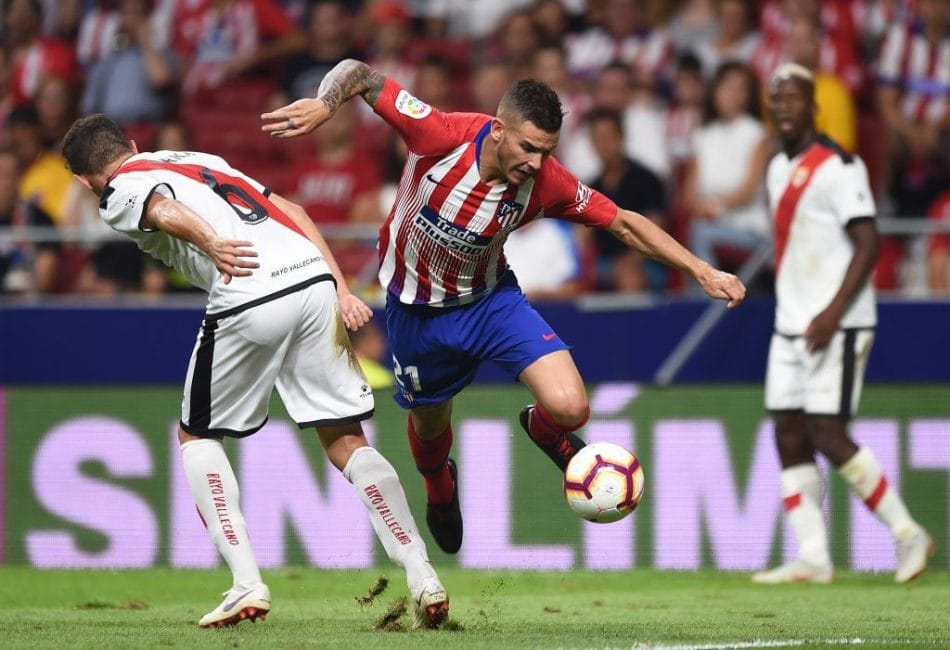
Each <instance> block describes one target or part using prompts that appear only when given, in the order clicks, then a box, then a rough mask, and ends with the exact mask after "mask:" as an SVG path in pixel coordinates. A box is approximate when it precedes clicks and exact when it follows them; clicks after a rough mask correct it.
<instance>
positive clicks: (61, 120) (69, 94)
mask: <svg viewBox="0 0 950 650" xmlns="http://www.w3.org/2000/svg"><path fill="white" fill-rule="evenodd" d="M75 96H76V93H75V88H74V87H73V86H72V84H70V83H69V82H68V81H66V80H65V79H63V78H62V77H55V76H51V77H46V78H44V79H43V81H41V82H40V87H39V88H38V89H37V91H36V99H35V100H34V105H35V106H36V113H37V115H38V116H39V119H40V129H41V130H42V132H43V141H44V142H45V143H46V146H47V147H49V148H50V149H52V150H54V151H59V147H60V144H61V143H62V141H63V136H64V135H66V130H67V129H68V128H69V125H70V124H72V123H73V120H74V119H76V112H77V111H76V102H75Z"/></svg>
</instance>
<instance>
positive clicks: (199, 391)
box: [185, 321, 218, 435]
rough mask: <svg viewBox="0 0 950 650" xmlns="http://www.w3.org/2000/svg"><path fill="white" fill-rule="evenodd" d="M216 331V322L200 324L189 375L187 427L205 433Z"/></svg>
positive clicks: (209, 413) (209, 407)
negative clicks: (192, 365) (193, 363)
mask: <svg viewBox="0 0 950 650" xmlns="http://www.w3.org/2000/svg"><path fill="white" fill-rule="evenodd" d="M216 329H218V323H217V321H205V322H204V323H202V324H201V338H200V339H199V340H198V350H197V352H196V353H195V367H194V370H193V371H192V375H191V391H190V392H191V395H190V398H189V401H188V426H190V427H193V428H194V429H195V430H197V431H205V430H207V429H208V427H209V426H211V369H212V367H213V366H214V332H215V330H216ZM185 431H188V429H185ZM189 433H191V432H190V431H189ZM194 435H197V434H194Z"/></svg>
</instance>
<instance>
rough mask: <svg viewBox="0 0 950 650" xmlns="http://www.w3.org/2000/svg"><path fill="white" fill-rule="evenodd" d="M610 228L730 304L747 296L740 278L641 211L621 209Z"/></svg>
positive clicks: (630, 244) (625, 242) (621, 239)
mask: <svg viewBox="0 0 950 650" xmlns="http://www.w3.org/2000/svg"><path fill="white" fill-rule="evenodd" d="M607 229H608V230H609V231H610V232H611V233H612V234H613V236H614V237H616V238H617V239H619V240H620V241H622V242H623V243H624V244H626V245H627V246H629V247H631V248H635V249H636V250H638V251H640V252H641V253H643V254H644V255H647V256H648V257H652V258H653V259H655V260H659V261H660V262H663V263H664V264H668V265H670V266H672V267H675V268H677V269H680V270H681V271H685V272H686V273H689V274H690V275H691V276H693V278H695V279H696V281H697V282H698V283H699V285H700V286H701V287H702V288H703V290H704V291H705V292H706V293H707V294H708V295H709V296H710V297H712V298H720V299H723V300H728V301H729V307H738V306H739V303H741V302H742V300H743V298H745V286H743V284H742V282H741V281H740V280H739V278H737V277H736V276H734V275H732V274H731V273H725V272H723V271H717V270H716V269H714V268H713V267H712V266H710V265H709V264H708V263H706V262H704V261H703V260H701V259H699V258H698V257H696V256H695V255H693V254H692V253H690V252H689V251H688V250H686V249H685V248H684V247H683V246H681V245H680V244H679V242H677V241H676V240H675V239H673V238H672V237H670V236H669V235H668V234H667V233H666V231H664V230H663V229H662V228H660V227H659V226H657V225H656V224H655V223H653V222H652V221H650V220H649V219H647V218H646V217H644V216H643V215H642V214H638V213H636V212H631V211H630V210H622V209H618V210H617V216H616V217H615V218H614V220H613V222H612V223H611V224H610V225H609V226H608V227H607Z"/></svg>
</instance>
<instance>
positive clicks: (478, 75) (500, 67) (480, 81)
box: [469, 61, 531, 115]
mask: <svg viewBox="0 0 950 650" xmlns="http://www.w3.org/2000/svg"><path fill="white" fill-rule="evenodd" d="M525 76H528V77H530V76H531V75H530V74H528V75H525ZM514 81H515V80H514V79H513V78H512V75H511V68H509V67H508V65H507V64H506V63H505V62H503V61H491V62H488V63H483V64H481V65H479V66H478V67H476V68H475V71H474V72H473V73H472V80H471V84H470V89H471V90H470V91H469V92H470V93H471V95H472V101H473V107H474V109H475V110H476V111H478V112H479V113H486V114H488V115H491V114H492V113H494V112H495V110H497V108H498V102H500V101H501V98H502V97H504V95H505V93H506V92H508V88H509V87H511V84H512V83H513V82H514Z"/></svg>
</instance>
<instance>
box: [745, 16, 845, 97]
mask: <svg viewBox="0 0 950 650" xmlns="http://www.w3.org/2000/svg"><path fill="white" fill-rule="evenodd" d="M849 4H850V3H846V2H819V0H766V2H765V3H764V4H763V6H762V10H761V12H760V14H759V31H760V33H761V35H762V40H761V44H760V46H759V48H758V50H757V51H756V53H755V56H754V57H753V63H752V65H753V67H754V68H755V71H756V74H758V76H759V79H761V80H766V79H768V78H769V77H770V76H771V74H772V72H773V71H774V70H775V68H777V67H778V66H779V65H780V64H782V63H785V62H786V61H787V58H786V49H785V38H786V36H787V35H788V28H789V26H790V25H791V24H792V22H793V21H794V20H796V19H798V18H804V19H805V20H808V21H811V22H812V23H813V24H816V25H819V26H820V27H821V47H820V50H821V51H820V54H819V64H818V67H819V68H821V69H822V70H825V71H827V72H832V73H834V74H835V75H836V76H837V77H838V78H839V79H841V80H842V81H843V82H844V83H845V85H846V86H848V90H850V91H851V92H852V93H853V94H854V95H856V96H857V95H859V94H860V93H861V91H862V89H863V87H864V72H863V70H862V68H861V60H860V58H859V56H858V36H857V30H856V29H855V26H854V19H853V17H852V14H851V10H850V9H849V7H848V5H849Z"/></svg>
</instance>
